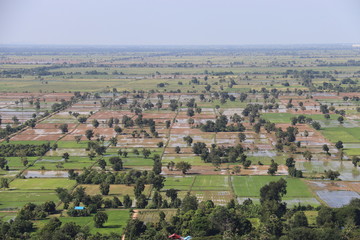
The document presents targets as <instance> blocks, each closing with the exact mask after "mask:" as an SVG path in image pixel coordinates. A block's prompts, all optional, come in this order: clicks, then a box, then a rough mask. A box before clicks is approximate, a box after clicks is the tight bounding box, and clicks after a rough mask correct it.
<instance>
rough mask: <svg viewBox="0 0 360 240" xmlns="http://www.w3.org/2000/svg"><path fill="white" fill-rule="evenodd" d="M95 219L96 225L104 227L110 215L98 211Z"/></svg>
mask: <svg viewBox="0 0 360 240" xmlns="http://www.w3.org/2000/svg"><path fill="white" fill-rule="evenodd" d="M93 219H94V225H95V227H96V228H102V227H103V225H104V223H105V222H107V220H108V215H107V214H106V213H105V212H97V213H96V214H95V216H94V218H93Z"/></svg>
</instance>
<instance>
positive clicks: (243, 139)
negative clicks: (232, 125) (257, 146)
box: [238, 133, 246, 142]
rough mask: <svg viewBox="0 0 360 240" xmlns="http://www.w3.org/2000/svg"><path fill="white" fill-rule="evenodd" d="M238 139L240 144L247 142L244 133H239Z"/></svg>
mask: <svg viewBox="0 0 360 240" xmlns="http://www.w3.org/2000/svg"><path fill="white" fill-rule="evenodd" d="M238 137H239V141H240V142H243V141H245V140H246V135H245V134H244V133H239V135H238Z"/></svg>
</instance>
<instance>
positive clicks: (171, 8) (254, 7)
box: [0, 0, 360, 45]
mask: <svg viewBox="0 0 360 240" xmlns="http://www.w3.org/2000/svg"><path fill="white" fill-rule="evenodd" d="M333 43H360V0H248V1H245V0H217V1H215V0H0V44H40V45H41V44H47V45H52V44H54V45H258V44H266V45H271V44H277V45H278V44H333Z"/></svg>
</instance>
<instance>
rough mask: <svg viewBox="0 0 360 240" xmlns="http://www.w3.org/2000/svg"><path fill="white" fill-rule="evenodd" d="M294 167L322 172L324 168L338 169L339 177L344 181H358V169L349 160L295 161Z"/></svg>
mask: <svg viewBox="0 0 360 240" xmlns="http://www.w3.org/2000/svg"><path fill="white" fill-rule="evenodd" d="M296 168H297V169H300V170H302V171H304V172H309V173H311V172H318V173H323V172H324V171H325V170H329V169H331V170H333V171H339V173H340V177H339V178H340V179H341V180H344V181H359V180H360V169H359V167H357V168H355V167H354V165H353V164H352V163H351V162H350V161H309V162H299V161H297V162H296Z"/></svg>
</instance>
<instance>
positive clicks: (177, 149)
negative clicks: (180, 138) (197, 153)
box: [175, 146, 181, 154]
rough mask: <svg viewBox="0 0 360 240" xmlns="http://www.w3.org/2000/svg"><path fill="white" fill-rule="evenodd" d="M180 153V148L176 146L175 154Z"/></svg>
mask: <svg viewBox="0 0 360 240" xmlns="http://www.w3.org/2000/svg"><path fill="white" fill-rule="evenodd" d="M180 151H181V148H180V147H179V146H176V147H175V152H176V153H177V154H179V153H180Z"/></svg>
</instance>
